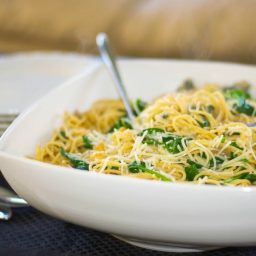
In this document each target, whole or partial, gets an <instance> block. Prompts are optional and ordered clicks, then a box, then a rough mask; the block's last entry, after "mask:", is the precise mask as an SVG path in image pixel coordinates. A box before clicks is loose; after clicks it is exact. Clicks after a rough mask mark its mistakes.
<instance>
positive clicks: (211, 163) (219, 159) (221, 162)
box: [209, 156, 224, 168]
mask: <svg viewBox="0 0 256 256" xmlns="http://www.w3.org/2000/svg"><path fill="white" fill-rule="evenodd" d="M215 162H216V165H219V164H223V162H224V159H223V158H221V157H219V156H215ZM209 167H210V168H212V167H213V158H212V159H211V160H210V162H209Z"/></svg>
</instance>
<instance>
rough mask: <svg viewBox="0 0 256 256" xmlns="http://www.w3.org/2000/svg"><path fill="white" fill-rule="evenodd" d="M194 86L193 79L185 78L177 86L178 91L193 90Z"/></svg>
mask: <svg viewBox="0 0 256 256" xmlns="http://www.w3.org/2000/svg"><path fill="white" fill-rule="evenodd" d="M195 88H196V87H195V84H194V82H193V80H191V79H187V80H185V81H184V82H183V83H182V84H181V85H180V86H179V88H178V91H189V90H194V89H195Z"/></svg>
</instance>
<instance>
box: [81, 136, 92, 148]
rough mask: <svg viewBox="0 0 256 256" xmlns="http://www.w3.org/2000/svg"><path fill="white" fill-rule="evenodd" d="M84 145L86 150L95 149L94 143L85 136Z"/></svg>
mask: <svg viewBox="0 0 256 256" xmlns="http://www.w3.org/2000/svg"><path fill="white" fill-rule="evenodd" d="M83 143H84V147H85V148H87V149H93V144H92V141H91V140H90V139H89V138H88V137H87V136H83Z"/></svg>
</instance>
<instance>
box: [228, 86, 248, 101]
mask: <svg viewBox="0 0 256 256" xmlns="http://www.w3.org/2000/svg"><path fill="white" fill-rule="evenodd" d="M224 97H225V98H226V99H241V98H243V99H250V98H251V95H250V93H248V91H246V90H243V89H237V88H232V87H230V88H226V89H224Z"/></svg>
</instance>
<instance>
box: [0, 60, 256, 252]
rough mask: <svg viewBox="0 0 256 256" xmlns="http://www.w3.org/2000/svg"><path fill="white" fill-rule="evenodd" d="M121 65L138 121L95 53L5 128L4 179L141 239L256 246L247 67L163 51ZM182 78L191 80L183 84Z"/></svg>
mask: <svg viewBox="0 0 256 256" xmlns="http://www.w3.org/2000/svg"><path fill="white" fill-rule="evenodd" d="M120 67H121V72H124V74H123V77H124V81H125V83H126V84H127V85H128V88H129V95H130V97H131V99H136V97H139V98H141V99H143V100H137V101H136V100H135V102H134V111H136V113H137V118H136V120H135V121H134V122H133V123H130V122H129V120H127V119H126V113H125V112H124V111H123V105H122V103H121V102H120V101H118V100H112V99H113V98H117V95H116V94H115V89H114V87H113V85H112V81H111V79H110V78H109V74H108V73H107V72H106V70H105V68H104V67H103V66H101V65H100V64H98V63H95V65H94V66H92V67H91V68H90V69H88V70H87V71H86V72H85V73H84V74H81V75H79V76H77V77H75V78H73V79H71V80H70V81H67V82H66V83H65V84H63V85H61V86H59V87H58V88H56V89H54V90H53V91H52V92H50V93H49V94H48V95H47V96H45V97H44V98H42V99H41V100H40V101H38V102H37V103H36V104H35V105H34V106H31V107H30V108H29V109H28V110H27V111H25V112H24V113H23V114H21V115H20V116H19V117H18V118H17V119H16V120H15V121H14V123H13V124H12V125H11V126H10V127H9V128H8V130H7V131H6V132H5V134H4V135H3V136H2V137H1V140H0V169H1V172H2V173H3V175H4V176H5V178H6V180H7V181H8V182H9V184H10V185H11V186H12V188H13V189H14V190H15V191H16V192H17V193H18V194H19V195H20V196H21V197H23V198H24V199H25V200H26V201H27V202H28V203H29V204H30V205H31V206H33V207H35V208H37V209H39V210H40V211H42V212H44V213H46V214H49V215H52V216H54V217H56V218H59V219H62V220H65V221H68V222H71V223H75V224H77V225H81V226H84V227H87V228H93V229H96V230H99V231H103V232H107V233H110V234H113V235H115V236H118V237H119V238H121V239H122V240H125V241H127V242H128V243H131V244H135V245H138V246H141V247H146V248H151V249H156V250H163V251H179V252H181V251H183V252H188V251H202V250H208V249H213V248H216V247H223V246H248V245H255V244H256V239H255V237H256V222H255V215H256V206H255V204H253V203H252V202H254V200H255V197H256V188H255V186H253V185H254V169H253V167H254V155H253V152H254V151H253V150H254V129H253V128H248V127H247V125H246V123H250V122H253V121H254V118H255V117H254V112H253V110H252V109H253V108H254V107H255V104H254V100H253V97H254V95H256V94H255V90H254V85H255V67H250V66H244V65H233V64H223V63H207V62H190V61H159V60H125V61H121V62H120ZM188 77H189V78H191V79H192V80H193V81H194V85H195V86H196V88H193V86H192V85H193V83H191V81H190V82H186V83H185V84H184V83H183V81H184V79H186V78H188ZM242 80H245V81H248V83H250V84H251V88H250V89H249V88H247V87H248V86H247V83H244V82H242V83H241V82H238V81H242ZM209 82H214V84H209ZM237 82H238V84H237ZM180 84H182V85H186V86H183V87H182V88H180V89H179V90H177V89H178V86H179V85H180ZM142 85H143V86H142ZM205 85H206V86H205ZM219 85H223V86H226V87H228V88H227V90H224V89H223V87H219ZM197 86H198V87H197ZM237 86H238V88H237ZM184 89H191V90H184ZM233 89H236V90H237V89H238V91H234V90H233ZM247 89H248V90H247ZM248 94H250V95H251V98H252V99H250V98H249V96H248ZM111 98H112V99H111ZM102 99H110V100H102ZM198 102H199V103H200V104H199V103H198ZM78 111H79V112H78ZM247 111H249V112H247ZM243 112H246V113H243ZM63 113H65V114H64V120H63ZM231 144H232V145H231ZM36 148H37V149H36ZM31 158H32V159H31ZM38 160H39V161H38ZM194 183H205V184H204V185H199V184H194ZM209 184H217V185H218V186H215V185H214V186H213V185H209ZM235 185H240V186H235ZM244 185H245V186H246V187H245V186H244ZM248 185H249V186H248Z"/></svg>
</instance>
